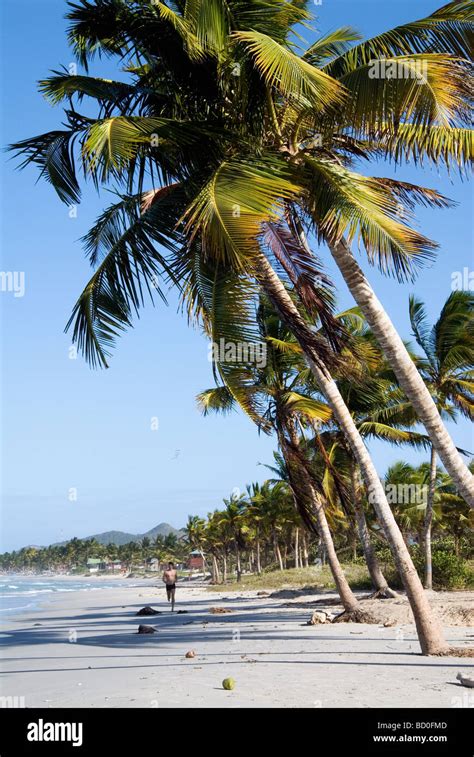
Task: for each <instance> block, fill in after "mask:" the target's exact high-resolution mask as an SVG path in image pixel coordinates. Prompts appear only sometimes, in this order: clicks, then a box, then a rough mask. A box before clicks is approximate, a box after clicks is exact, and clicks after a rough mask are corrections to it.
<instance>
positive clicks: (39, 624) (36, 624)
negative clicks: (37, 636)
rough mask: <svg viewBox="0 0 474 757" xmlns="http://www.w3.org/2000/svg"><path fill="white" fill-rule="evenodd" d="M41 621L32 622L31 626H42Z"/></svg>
mask: <svg viewBox="0 0 474 757" xmlns="http://www.w3.org/2000/svg"><path fill="white" fill-rule="evenodd" d="M42 625H43V624H42V623H33V626H42Z"/></svg>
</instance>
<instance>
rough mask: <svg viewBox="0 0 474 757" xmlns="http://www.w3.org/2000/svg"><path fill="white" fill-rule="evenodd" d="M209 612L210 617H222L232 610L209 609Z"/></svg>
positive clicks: (225, 608)
mask: <svg viewBox="0 0 474 757" xmlns="http://www.w3.org/2000/svg"><path fill="white" fill-rule="evenodd" d="M209 612H210V613H211V615H224V614H227V613H229V612H232V610H228V609H227V607H210V608H209Z"/></svg>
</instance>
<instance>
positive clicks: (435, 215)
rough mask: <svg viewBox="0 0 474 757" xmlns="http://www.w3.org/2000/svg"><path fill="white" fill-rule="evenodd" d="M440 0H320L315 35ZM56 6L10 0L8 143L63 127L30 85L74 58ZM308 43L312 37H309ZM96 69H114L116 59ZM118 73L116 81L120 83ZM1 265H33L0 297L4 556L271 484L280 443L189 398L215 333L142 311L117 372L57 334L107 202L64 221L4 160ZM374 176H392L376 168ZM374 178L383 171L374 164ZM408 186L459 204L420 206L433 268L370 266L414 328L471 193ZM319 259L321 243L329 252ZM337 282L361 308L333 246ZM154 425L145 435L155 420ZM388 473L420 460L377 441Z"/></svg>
mask: <svg viewBox="0 0 474 757" xmlns="http://www.w3.org/2000/svg"><path fill="white" fill-rule="evenodd" d="M441 4H442V3H441V2H440V3H439V4H438V5H437V4H436V3H433V2H427V1H426V0H417V2H416V3H413V2H408V1H407V0H398V2H396V3H382V2H380V0H359V2H357V3H354V2H352V0H323V2H322V4H321V5H319V4H318V3H315V13H316V14H317V16H318V21H317V28H318V30H319V31H321V32H323V33H324V32H326V31H328V30H330V29H333V28H336V27H337V26H342V25H347V24H349V25H353V26H355V27H357V28H358V29H359V30H360V31H362V32H363V33H364V34H365V35H367V34H368V35H373V34H374V33H378V32H380V31H382V30H384V29H387V28H390V27H392V26H394V25H396V24H399V23H403V22H406V21H409V20H413V19H414V18H420V17H422V16H423V15H427V14H428V13H429V12H431V11H432V10H434V9H435V8H436V7H439V6H440V5H441ZM65 11H66V3H65V2H64V1H63V0H41V2H38V1H37V0H2V3H1V10H0V13H1V17H2V18H1V21H2V29H3V34H2V37H3V39H2V42H3V45H2V53H1V56H2V57H1V68H2V79H3V86H2V104H1V110H2V127H1V139H0V141H1V144H2V145H6V144H8V143H9V142H12V141H16V140H19V139H23V138H26V137H29V136H32V135H34V134H39V133H42V132H45V131H48V130H50V129H53V128H58V127H59V124H60V123H61V111H60V109H59V108H52V107H51V106H50V105H48V103H46V101H44V100H43V98H42V97H41V96H40V95H39V94H38V92H37V89H36V81H37V80H38V79H40V78H43V77H44V76H46V75H48V72H49V71H50V70H52V69H57V68H58V67H59V66H60V65H61V64H64V65H68V64H69V63H71V62H73V57H72V55H71V53H70V51H69V50H68V47H67V44H66V36H65V28H66V21H65V20H64V19H63V15H64V13H65ZM308 41H311V35H310V34H309V33H308ZM91 73H92V74H98V75H114V73H115V68H114V66H113V65H112V64H111V63H110V62H109V63H107V64H100V63H99V64H98V65H95V66H93V67H92V69H91ZM117 78H118V77H117ZM1 172H2V187H3V191H2V195H1V212H0V218H1V241H2V250H3V252H2V263H1V270H2V271H19V272H24V273H25V294H24V296H23V297H14V296H13V293H12V292H2V293H0V306H1V310H2V370H1V382H2V387H1V398H2V516H1V517H2V524H1V525H2V529H1V531H2V537H1V541H0V550H4V549H13V548H18V547H20V546H23V545H25V544H31V543H34V544H47V543H51V542H54V541H58V540H62V539H67V538H71V537H73V536H75V535H76V536H86V535H88V534H90V533H95V532H100V531H104V530H109V529H123V530H127V531H136V532H139V531H145V530H147V529H149V528H151V527H152V526H154V525H156V524H157V523H159V522H161V521H168V522H169V523H171V524H173V525H175V526H178V527H179V526H182V525H183V524H184V522H185V520H186V517H187V515H188V513H199V514H205V513H207V512H208V511H210V510H212V509H214V508H215V507H218V506H219V505H220V503H221V500H222V497H225V496H228V495H229V494H230V492H231V491H232V489H234V488H235V487H237V488H240V489H244V487H245V484H246V483H249V482H251V481H256V480H263V479H264V478H265V477H266V475H265V469H264V468H262V467H260V466H259V465H258V463H259V462H267V463H270V462H271V460H272V450H273V449H274V448H275V445H274V441H273V440H272V439H269V438H266V437H264V436H259V435H258V434H257V432H256V430H255V427H254V426H253V425H252V424H251V423H250V421H248V420H247V419H246V418H244V417H242V415H240V414H237V413H236V414H233V415H232V416H231V417H230V418H229V419H222V418H218V417H215V418H202V417H201V416H200V414H199V413H198V411H197V409H196V406H195V399H194V398H195V395H196V394H197V393H198V392H199V391H202V390H203V389H205V388H207V387H210V386H212V383H213V382H212V376H211V371H210V365H209V363H208V360H207V344H206V341H205V340H204V339H203V338H202V336H200V334H199V333H198V332H196V331H193V330H192V329H191V328H189V327H188V325H187V323H186V320H185V318H184V317H183V316H181V315H180V314H179V313H178V312H177V302H176V299H175V297H174V296H173V295H172V296H171V297H170V305H169V307H168V308H166V307H164V306H162V305H161V304H160V303H157V306H156V308H152V307H147V308H146V309H145V310H144V311H142V315H141V318H140V320H139V321H137V322H136V324H135V328H134V329H133V330H131V331H130V332H128V333H127V334H126V335H125V336H124V337H123V338H122V339H121V341H120V342H119V344H118V348H117V350H116V352H115V356H114V358H113V360H112V362H111V367H110V369H109V370H108V371H92V370H90V369H89V368H88V367H87V365H86V364H85V363H84V362H83V361H82V359H81V358H78V359H76V360H74V359H70V356H69V349H70V346H71V340H70V337H69V336H67V335H65V334H64V333H63V329H64V325H65V323H66V321H67V320H68V317H69V314H70V311H71V308H72V306H73V304H74V301H75V299H76V297H77V295H78V294H79V292H80V290H81V288H82V285H83V284H84V283H85V282H86V280H87V278H88V277H89V275H90V268H89V265H88V263H87V261H86V260H85V258H84V255H83V252H82V249H81V245H80V243H79V241H78V240H79V238H80V237H81V236H82V235H83V234H84V233H85V232H86V231H87V229H88V227H89V225H90V224H91V222H92V221H93V219H94V218H95V217H96V216H97V215H98V214H99V213H100V212H101V210H102V209H103V208H104V207H105V206H106V205H107V204H108V203H109V201H110V197H107V194H105V195H103V196H102V197H97V195H96V194H95V193H94V192H93V191H91V190H90V189H89V190H87V191H86V192H85V193H84V197H83V201H82V203H81V205H79V206H78V209H77V217H75V218H71V217H69V213H68V208H67V207H66V206H65V205H63V204H61V203H60V201H59V200H58V199H57V197H56V195H55V193H54V191H53V190H52V189H51V187H49V186H48V185H47V184H45V183H44V182H40V183H38V184H35V182H36V178H37V174H36V173H35V169H33V168H29V169H27V170H26V171H24V172H18V171H16V170H15V162H14V161H12V160H10V156H9V155H3V156H2V160H1ZM376 172H377V173H379V174H380V175H383V174H384V173H385V174H386V175H391V174H392V172H393V169H392V168H389V167H387V166H384V165H383V164H381V165H379V166H377V169H376ZM374 173H375V170H374ZM397 175H398V177H399V178H401V179H405V180H408V181H410V180H412V181H418V182H419V183H424V184H425V185H426V186H432V187H436V188H437V189H439V190H440V191H442V192H443V193H445V194H446V195H448V196H449V197H451V198H452V199H454V200H456V201H457V202H458V206H457V207H456V208H454V209H451V210H445V211H434V210H423V211H420V212H419V213H418V223H419V227H420V229H421V230H422V231H423V232H424V233H426V234H427V235H428V236H430V237H432V238H434V239H436V240H437V241H438V242H439V244H440V249H439V252H438V255H437V259H436V261H435V262H434V263H433V264H431V265H430V266H428V267H426V268H425V269H424V270H423V271H422V273H421V274H420V276H419V278H418V280H417V282H416V284H415V285H403V286H402V285H400V284H398V283H396V282H395V281H392V280H390V279H386V278H384V277H382V276H381V275H380V274H379V273H378V272H377V271H375V270H373V269H368V267H367V265H366V264H365V261H364V260H363V258H362V257H361V260H362V262H363V263H364V268H365V269H366V270H368V271H369V274H370V278H371V280H372V282H373V284H374V287H375V289H376V291H377V293H378V295H379V297H380V299H381V300H382V302H383V303H384V305H385V306H386V308H387V310H388V312H389V314H390V316H391V317H392V318H393V321H394V323H395V325H396V327H397V328H398V329H399V331H400V333H401V334H402V335H403V336H404V337H405V338H408V337H409V335H410V334H409V324H408V317H407V306H408V295H409V293H410V292H413V291H415V292H416V293H417V295H418V296H419V297H421V298H422V299H423V300H425V302H426V304H427V309H428V313H429V315H430V317H431V318H432V319H435V318H436V317H437V315H438V313H439V311H440V309H441V307H442V304H443V302H444V301H445V299H446V298H447V296H448V295H449V293H450V291H451V277H452V274H453V272H455V271H462V270H463V268H464V267H467V266H468V267H469V268H471V269H472V231H471V223H470V216H471V212H472V208H471V205H472V194H471V189H470V187H469V186H468V185H467V184H466V183H462V182H461V181H460V180H459V179H458V178H456V177H453V178H448V177H447V176H446V174H445V173H442V174H438V172H437V170H436V169H431V170H424V171H420V170H416V171H415V170H413V169H410V168H408V169H404V170H398V172H397ZM323 252H324V251H323ZM324 257H325V260H327V263H328V265H327V268H328V271H329V272H330V274H331V275H332V277H333V280H334V282H335V283H336V285H337V287H338V290H339V306H340V308H341V309H342V308H345V307H348V306H351V305H352V304H353V302H352V300H351V297H350V295H349V294H348V292H347V290H346V288H345V286H344V284H343V282H342V281H341V279H340V276H339V275H338V273H337V272H336V271H335V270H334V266H333V265H331V264H330V261H329V260H328V257H327V255H326V253H325V252H324ZM153 418H158V422H159V428H158V430H157V431H152V430H151V424H152V419H153ZM451 431H452V433H453V436H454V439H455V441H456V443H457V444H458V445H460V446H462V447H463V448H468V449H472V448H473V446H474V442H473V438H472V430H471V428H470V427H469V425H468V424H467V422H465V421H459V423H458V424H456V425H455V426H452V427H451ZM371 451H372V452H373V456H374V460H375V463H376V465H377V468H378V470H379V472H380V473H383V472H384V470H385V469H386V467H387V466H388V465H389V464H390V462H392V461H394V460H397V459H400V458H401V457H404V458H405V459H408V460H410V461H412V462H417V461H418V460H420V459H421V457H420V455H418V454H416V453H413V452H412V451H409V450H398V449H396V448H395V449H394V448H391V447H390V446H387V445H382V444H373V445H371Z"/></svg>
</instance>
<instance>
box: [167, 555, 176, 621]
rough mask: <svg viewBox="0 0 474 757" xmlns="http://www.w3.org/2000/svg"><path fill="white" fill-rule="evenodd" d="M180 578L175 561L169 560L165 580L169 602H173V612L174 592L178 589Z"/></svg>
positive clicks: (172, 603)
mask: <svg viewBox="0 0 474 757" xmlns="http://www.w3.org/2000/svg"><path fill="white" fill-rule="evenodd" d="M177 580H178V574H177V573H176V569H175V567H174V563H172V562H169V563H168V567H167V568H166V570H165V571H164V572H163V582H164V583H165V584H166V596H167V597H168V602H171V612H174V594H175V591H176V581H177Z"/></svg>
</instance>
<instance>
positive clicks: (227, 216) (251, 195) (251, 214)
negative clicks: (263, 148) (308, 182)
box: [184, 158, 301, 271]
mask: <svg viewBox="0 0 474 757" xmlns="http://www.w3.org/2000/svg"><path fill="white" fill-rule="evenodd" d="M300 191H301V188H300V187H299V186H298V184H296V183H295V182H294V181H293V178H292V175H291V172H290V170H289V168H288V167H287V166H286V165H285V164H284V163H283V162H282V161H279V160H277V159H272V158H267V159H265V160H255V161H252V162H251V161H243V160H242V161H238V160H234V161H228V162H224V163H222V164H221V165H220V166H219V168H218V169H217V170H216V171H215V173H214V174H213V176H212V177H211V178H210V180H209V181H208V182H207V183H206V184H205V185H204V187H203V188H202V190H201V191H200V193H199V195H198V196H197V198H196V199H195V201H194V202H193V203H192V204H191V205H190V206H189V208H188V210H187V211H186V213H185V215H184V221H185V223H186V232H187V235H188V238H189V239H191V240H192V239H194V238H196V237H199V239H200V240H201V244H202V247H203V252H204V254H205V255H206V256H210V257H212V258H213V259H214V260H216V261H225V262H226V263H227V264H230V265H232V266H233V267H234V268H235V270H237V271H241V270H244V269H247V270H249V268H251V266H252V261H253V259H254V255H255V252H256V248H257V239H258V237H259V235H260V233H261V231H262V224H263V223H264V222H265V221H272V220H273V221H276V220H277V219H278V218H279V216H280V214H281V212H282V209H283V205H284V201H285V200H290V199H292V198H294V197H296V196H297V195H298V193H299V192H300Z"/></svg>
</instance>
